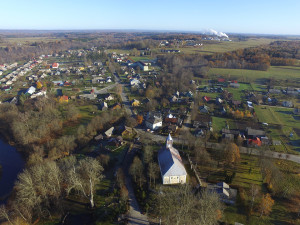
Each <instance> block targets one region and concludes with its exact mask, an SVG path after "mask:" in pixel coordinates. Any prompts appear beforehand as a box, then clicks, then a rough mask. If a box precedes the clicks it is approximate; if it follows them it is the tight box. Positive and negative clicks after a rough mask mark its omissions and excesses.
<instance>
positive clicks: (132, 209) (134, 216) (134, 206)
mask: <svg viewBox="0 0 300 225" xmlns="http://www.w3.org/2000/svg"><path fill="white" fill-rule="evenodd" d="M114 76H115V80H116V83H118V84H121V81H120V79H119V77H118V76H117V74H116V73H114ZM121 85H122V94H121V99H122V102H123V105H124V106H125V110H126V113H127V114H128V115H130V116H132V115H133V112H132V110H131V107H130V102H129V99H128V96H127V94H126V92H125V91H124V87H125V84H121ZM136 151H138V147H137V146H134V147H133V148H132V149H129V150H128V152H127V154H126V157H125V159H124V168H123V169H124V172H125V184H126V187H127V189H128V193H129V212H128V224H131V225H145V224H147V225H148V224H149V221H148V218H147V216H146V215H143V214H142V213H141V210H140V207H139V204H138V202H137V200H136V197H135V193H134V189H133V185H132V181H131V177H130V175H129V167H130V165H131V162H132V161H133V157H134V156H135V154H136Z"/></svg>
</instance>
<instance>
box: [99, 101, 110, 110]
mask: <svg viewBox="0 0 300 225" xmlns="http://www.w3.org/2000/svg"><path fill="white" fill-rule="evenodd" d="M99 108H100V110H102V111H105V110H107V109H108V106H107V103H106V102H101V104H100V107H99Z"/></svg>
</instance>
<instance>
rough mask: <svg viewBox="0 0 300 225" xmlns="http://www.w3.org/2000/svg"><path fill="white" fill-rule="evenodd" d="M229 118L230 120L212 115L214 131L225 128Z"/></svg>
mask: <svg viewBox="0 0 300 225" xmlns="http://www.w3.org/2000/svg"><path fill="white" fill-rule="evenodd" d="M227 120H228V119H227V118H222V117H216V116H213V117H212V123H213V129H214V131H215V132H219V131H220V130H222V129H223V128H225V127H226V121H227Z"/></svg>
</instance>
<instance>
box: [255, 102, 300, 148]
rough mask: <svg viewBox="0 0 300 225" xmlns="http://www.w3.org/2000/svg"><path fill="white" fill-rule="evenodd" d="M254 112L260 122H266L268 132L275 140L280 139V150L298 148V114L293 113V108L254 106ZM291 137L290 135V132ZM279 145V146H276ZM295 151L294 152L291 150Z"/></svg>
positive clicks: (299, 125) (299, 137)
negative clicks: (281, 143)
mask: <svg viewBox="0 0 300 225" xmlns="http://www.w3.org/2000/svg"><path fill="white" fill-rule="evenodd" d="M255 112H256V115H257V117H258V119H259V120H260V122H264V123H268V124H269V126H268V127H267V128H268V129H267V130H268V134H269V135H270V136H271V137H272V138H273V139H275V140H281V141H282V142H283V143H284V145H283V146H281V149H276V150H280V151H284V152H286V151H291V150H295V151H298V152H299V150H300V149H299V148H300V135H299V132H298V131H299V129H300V123H299V122H298V121H299V119H300V116H298V115H294V114H293V109H291V108H284V107H272V106H255ZM291 132H292V133H293V137H290V136H289V135H290V133H291ZM278 147H279V146H278ZM291 153H295V152H291Z"/></svg>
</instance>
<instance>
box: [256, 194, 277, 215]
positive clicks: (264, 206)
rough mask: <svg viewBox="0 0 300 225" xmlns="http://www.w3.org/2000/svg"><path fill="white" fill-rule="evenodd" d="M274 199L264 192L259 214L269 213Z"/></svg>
mask: <svg viewBox="0 0 300 225" xmlns="http://www.w3.org/2000/svg"><path fill="white" fill-rule="evenodd" d="M273 205H274V200H273V199H272V198H271V195H270V194H269V193H267V194H265V195H264V196H263V197H262V199H261V202H260V207H259V208H260V216H263V215H266V216H267V215H269V214H270V213H271V212H272V207H273Z"/></svg>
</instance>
